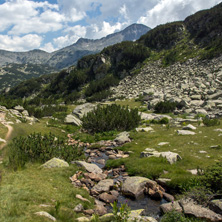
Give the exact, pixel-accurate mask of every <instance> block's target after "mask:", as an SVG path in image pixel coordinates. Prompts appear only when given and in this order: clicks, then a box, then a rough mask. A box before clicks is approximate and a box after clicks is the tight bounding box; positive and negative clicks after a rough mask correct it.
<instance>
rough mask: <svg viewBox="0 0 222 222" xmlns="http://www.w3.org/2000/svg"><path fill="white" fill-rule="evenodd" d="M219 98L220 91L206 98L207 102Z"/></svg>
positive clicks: (221, 92)
mask: <svg viewBox="0 0 222 222" xmlns="http://www.w3.org/2000/svg"><path fill="white" fill-rule="evenodd" d="M220 97H222V90H220V91H219V92H217V93H214V94H212V95H209V96H208V99H209V100H213V99H218V98H220Z"/></svg>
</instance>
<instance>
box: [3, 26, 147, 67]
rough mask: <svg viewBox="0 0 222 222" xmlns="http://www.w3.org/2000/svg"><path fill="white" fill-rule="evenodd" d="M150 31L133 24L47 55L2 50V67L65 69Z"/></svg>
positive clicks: (40, 51) (42, 52)
mask: <svg viewBox="0 0 222 222" xmlns="http://www.w3.org/2000/svg"><path fill="white" fill-rule="evenodd" d="M149 30H150V28H149V27H147V26H145V25H141V24H133V25H130V26H129V27H127V28H126V29H124V30H122V31H120V32H117V33H114V34H111V35H108V36H106V37H104V38H101V39H97V40H90V39H83V38H81V39H79V40H78V41H77V42H76V43H75V44H73V45H70V46H68V47H65V48H62V49H60V50H58V51H55V52H52V53H47V52H45V51H42V50H32V51H28V52H9V51H5V50H0V66H2V65H7V64H10V63H17V64H26V63H31V64H42V65H49V66H52V67H54V68H56V69H63V68H65V67H68V66H71V65H74V64H76V62H77V61H78V59H80V58H81V57H83V56H85V55H89V54H95V53H97V52H99V51H101V50H102V49H103V48H104V47H107V46H110V45H113V44H116V43H119V42H122V41H125V40H129V41H134V40H137V39H139V38H140V37H141V35H143V34H145V33H147V32H148V31H149Z"/></svg>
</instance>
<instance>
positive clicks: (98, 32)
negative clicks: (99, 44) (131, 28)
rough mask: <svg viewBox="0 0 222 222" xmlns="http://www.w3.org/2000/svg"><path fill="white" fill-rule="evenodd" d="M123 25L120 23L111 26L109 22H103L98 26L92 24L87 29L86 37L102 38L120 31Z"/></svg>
mask: <svg viewBox="0 0 222 222" xmlns="http://www.w3.org/2000/svg"><path fill="white" fill-rule="evenodd" d="M124 25H125V24H124V23H120V22H117V23H115V24H114V25H111V24H110V23H109V22H105V21H104V22H102V23H101V24H98V25H97V24H92V25H91V26H90V27H88V29H87V37H88V38H92V39H100V38H102V37H104V36H107V35H109V34H112V33H114V32H117V31H120V30H121V29H122V28H123V26H124Z"/></svg>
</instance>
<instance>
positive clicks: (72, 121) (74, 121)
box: [64, 114, 82, 126]
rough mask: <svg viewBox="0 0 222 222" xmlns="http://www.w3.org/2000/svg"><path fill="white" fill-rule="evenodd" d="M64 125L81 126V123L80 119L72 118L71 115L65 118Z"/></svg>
mask: <svg viewBox="0 0 222 222" xmlns="http://www.w3.org/2000/svg"><path fill="white" fill-rule="evenodd" d="M64 123H68V124H74V125H77V126H81V125H82V121H81V120H80V119H78V118H77V117H75V116H73V115H72V114H69V115H67V116H66V118H65V120H64Z"/></svg>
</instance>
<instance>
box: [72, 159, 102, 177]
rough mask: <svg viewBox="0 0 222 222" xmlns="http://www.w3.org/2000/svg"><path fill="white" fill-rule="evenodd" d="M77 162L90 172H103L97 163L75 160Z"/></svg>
mask: <svg viewBox="0 0 222 222" xmlns="http://www.w3.org/2000/svg"><path fill="white" fill-rule="evenodd" d="M75 163H76V164H77V165H79V166H82V167H84V168H85V169H86V170H87V171H88V172H90V173H95V174H101V173H102V172H103V171H102V169H100V168H99V167H98V166H97V165H96V164H92V163H86V162H85V161H75Z"/></svg>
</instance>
